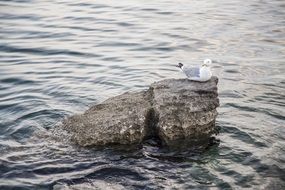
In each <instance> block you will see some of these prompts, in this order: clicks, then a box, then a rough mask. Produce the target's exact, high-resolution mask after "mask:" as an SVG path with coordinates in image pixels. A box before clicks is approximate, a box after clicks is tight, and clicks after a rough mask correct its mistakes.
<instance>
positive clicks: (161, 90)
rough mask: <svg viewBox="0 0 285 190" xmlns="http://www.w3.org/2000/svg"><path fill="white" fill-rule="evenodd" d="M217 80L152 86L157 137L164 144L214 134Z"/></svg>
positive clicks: (217, 100)
mask: <svg viewBox="0 0 285 190" xmlns="http://www.w3.org/2000/svg"><path fill="white" fill-rule="evenodd" d="M217 82H218V79H217V78H216V77H213V78H212V79H211V80H210V81H208V82H205V83H201V82H193V81H189V80H188V79H179V80H175V79H169V80H163V81H159V82H156V83H154V84H152V85H151V87H150V89H151V90H152V92H153V103H152V104H153V107H154V110H155V113H158V121H159V122H158V124H157V128H158V135H159V137H160V139H161V140H163V142H164V143H166V144H167V145H172V144H173V145H175V144H178V143H179V142H181V141H195V140H197V139H200V140H201V139H202V138H203V137H205V138H208V137H209V136H211V135H212V134H213V133H215V118H216V116H217V111H216V107H218V106H219V99H218V93H217Z"/></svg>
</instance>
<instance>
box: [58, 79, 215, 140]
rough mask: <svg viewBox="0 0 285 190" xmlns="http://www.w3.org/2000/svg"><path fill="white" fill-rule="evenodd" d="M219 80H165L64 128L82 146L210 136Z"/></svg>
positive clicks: (77, 118)
mask: <svg viewBox="0 0 285 190" xmlns="http://www.w3.org/2000/svg"><path fill="white" fill-rule="evenodd" d="M217 83H218V78H217V77H212V78H211V80H209V81H207V82H204V83H201V82H194V81H190V80H188V79H167V80H162V81H159V82H156V83H153V84H151V86H150V88H149V89H148V90H147V91H141V92H136V93H124V94H122V95H119V96H116V97H113V98H110V99H107V100H106V101H104V102H102V103H101V104H98V105H95V106H93V107H91V108H90V109H89V110H87V111H86V112H85V113H84V114H81V115H74V116H72V117H70V118H67V119H65V120H64V121H63V125H62V126H61V127H62V128H63V129H64V130H66V131H67V132H68V133H69V134H70V135H71V139H72V140H73V141H75V142H76V143H77V144H79V145H81V146H90V145H96V146H97V145H110V144H140V143H141V142H142V141H143V140H145V139H148V138H151V137H158V138H159V139H160V140H161V142H162V144H164V145H168V146H173V145H177V144H178V145H179V144H181V142H193V141H197V140H200V139H209V137H210V136H211V135H212V134H213V133H215V132H216V128H215V119H216V116H217V111H216V107H218V106H219V100H218V94H217Z"/></svg>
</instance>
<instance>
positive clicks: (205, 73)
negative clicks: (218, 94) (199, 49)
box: [176, 59, 212, 82]
mask: <svg viewBox="0 0 285 190" xmlns="http://www.w3.org/2000/svg"><path fill="white" fill-rule="evenodd" d="M211 64H212V60H211V59H205V60H204V63H203V65H202V67H185V66H184V65H183V64H182V63H178V65H176V67H179V68H180V69H181V71H182V72H183V73H184V74H185V75H186V76H187V78H188V79H189V80H193V81H200V82H206V81H208V80H210V78H211V77H212V72H211V69H210V65H211Z"/></svg>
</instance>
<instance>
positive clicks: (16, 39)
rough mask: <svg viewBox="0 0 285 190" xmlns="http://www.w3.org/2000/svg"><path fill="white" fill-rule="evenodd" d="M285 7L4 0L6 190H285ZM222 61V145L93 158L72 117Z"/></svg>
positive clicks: (0, 138) (218, 68)
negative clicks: (61, 131) (69, 131)
mask: <svg viewBox="0 0 285 190" xmlns="http://www.w3.org/2000/svg"><path fill="white" fill-rule="evenodd" d="M284 45H285V3H284V1H283V0H280V1H278V0H272V1H269V0H264V1H260V0H252V1H241V0H229V1H207V0H202V1H186V0H179V1H167V0H157V1H152V2H151V1H149V2H144V1H139V0H133V1H127V0H126V1H103V0H98V1H82V2H79V1H60V0H54V1H43V0H37V1H33V0H14V1H3V0H2V1H0V189H1V190H2V189H4V190H5V189H70V188H72V187H73V188H74V189H75V188H77V189H87V188H88V187H92V186H93V187H97V188H98V189H242V188H245V189H284V188H285V111H284V106H285V77H284V76H285V75H284V73H285V66H284V64H285V62H284V59H285V46H284ZM204 58H211V59H213V60H214V64H213V71H214V74H215V75H217V76H218V77H219V79H220V81H219V94H220V102H221V106H220V108H219V109H218V111H219V116H218V118H217V125H218V126H220V127H221V133H220V134H219V135H218V137H217V138H218V139H220V144H219V145H215V146H211V147H210V148H209V149H207V150H205V151H202V152H195V151H192V150H188V151H185V152H179V153H177V152H163V151H162V150H159V149H158V148H157V147H155V146H152V145H144V146H143V147H139V148H137V149H129V150H128V149H125V148H120V149H111V148H105V149H91V150H90V149H89V150H88V149H82V148H78V147H74V146H70V145H68V144H67V143H63V142H61V141H56V140H54V139H52V138H50V135H49V130H48V129H51V128H52V127H54V125H55V124H56V123H58V122H59V121H60V120H62V119H63V118H64V117H66V116H69V115H72V114H74V113H80V112H83V111H84V110H86V109H87V108H88V107H89V106H90V105H92V104H95V103H99V102H101V101H103V100H105V99H106V98H108V97H112V96H114V95H118V94H121V93H123V92H125V91H129V90H141V89H146V88H147V86H148V85H149V84H150V83H152V82H154V81H157V80H161V79H165V78H181V77H184V76H183V75H182V74H181V73H179V72H178V71H177V70H176V68H175V67H173V65H174V64H176V63H177V62H179V61H181V62H184V63H187V64H189V65H190V64H198V63H201V62H202V60H203V59H204Z"/></svg>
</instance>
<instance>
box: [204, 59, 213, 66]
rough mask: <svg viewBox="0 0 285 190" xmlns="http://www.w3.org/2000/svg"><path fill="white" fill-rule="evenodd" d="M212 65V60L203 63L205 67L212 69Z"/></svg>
mask: <svg viewBox="0 0 285 190" xmlns="http://www.w3.org/2000/svg"><path fill="white" fill-rule="evenodd" d="M211 64H212V60H211V59H205V60H204V62H203V65H202V66H203V67H210V66H211Z"/></svg>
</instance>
